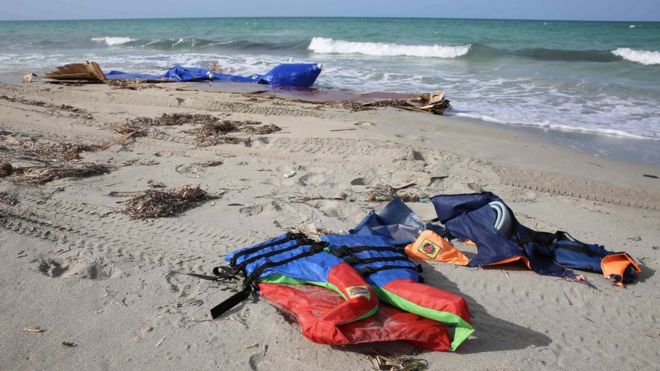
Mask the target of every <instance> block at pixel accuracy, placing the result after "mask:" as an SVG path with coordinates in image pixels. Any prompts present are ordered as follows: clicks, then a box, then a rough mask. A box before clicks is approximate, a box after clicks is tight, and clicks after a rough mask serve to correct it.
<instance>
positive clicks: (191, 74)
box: [105, 63, 321, 88]
mask: <svg viewBox="0 0 660 371" xmlns="http://www.w3.org/2000/svg"><path fill="white" fill-rule="evenodd" d="M320 73H321V66H320V65H319V64H316V63H287V64H280V65H278V66H275V67H274V68H273V69H271V70H270V71H268V72H266V73H265V74H263V75H252V76H237V75H230V74H225V73H218V72H214V71H209V70H207V69H205V68H198V67H182V66H180V65H176V66H174V67H172V68H170V69H169V70H167V71H166V72H165V73H164V74H162V75H155V74H144V73H131V72H123V71H110V72H108V73H106V74H105V78H106V79H107V80H143V81H174V82H187V81H227V82H245V83H253V84H265V85H270V86H274V87H277V86H281V87H298V88H310V87H312V85H314V83H315V82H316V79H317V78H318V77H319V74H320Z"/></svg>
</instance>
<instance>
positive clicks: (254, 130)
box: [241, 124, 282, 135]
mask: <svg viewBox="0 0 660 371" xmlns="http://www.w3.org/2000/svg"><path fill="white" fill-rule="evenodd" d="M281 130H282V128H280V127H279V126H277V125H275V124H267V125H261V126H245V127H243V128H242V129H241V131H243V132H245V133H249V134H259V135H266V134H272V133H275V132H278V131H281Z"/></svg>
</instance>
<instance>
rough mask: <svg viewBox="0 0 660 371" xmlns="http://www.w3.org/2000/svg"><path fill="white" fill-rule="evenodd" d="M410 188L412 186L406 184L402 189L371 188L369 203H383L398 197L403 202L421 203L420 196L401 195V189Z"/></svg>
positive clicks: (381, 186)
mask: <svg viewBox="0 0 660 371" xmlns="http://www.w3.org/2000/svg"><path fill="white" fill-rule="evenodd" d="M408 186H410V184H406V185H404V186H403V187H402V188H395V187H392V186H390V185H377V186H374V187H372V188H371V192H370V193H369V194H368V195H367V201H369V202H382V201H390V200H392V199H394V198H396V197H399V198H400V199H401V201H403V202H419V200H420V197H419V196H418V195H414V194H409V193H401V194H400V193H399V191H400V190H401V189H403V188H407V187H408Z"/></svg>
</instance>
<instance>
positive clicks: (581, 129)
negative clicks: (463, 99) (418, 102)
mask: <svg viewBox="0 0 660 371" xmlns="http://www.w3.org/2000/svg"><path fill="white" fill-rule="evenodd" d="M449 114H450V115H452V116H456V117H465V118H470V119H477V120H481V121H485V122H492V123H494V124H499V125H515V126H529V127H540V128H545V129H551V130H558V131H565V132H571V133H585V134H601V135H609V136H614V137H623V138H631V139H656V140H658V139H660V138H654V137H648V136H644V135H637V134H634V133H629V132H627V131H624V130H618V129H611V128H601V127H585V126H570V125H562V124H555V123H550V122H548V121H540V122H534V121H530V122H518V121H505V120H500V119H497V118H495V117H492V116H488V115H481V114H473V113H467V112H454V113H449Z"/></svg>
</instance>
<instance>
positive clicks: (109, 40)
mask: <svg viewBox="0 0 660 371" xmlns="http://www.w3.org/2000/svg"><path fill="white" fill-rule="evenodd" d="M92 41H94V42H97V43H104V44H105V45H107V46H115V45H122V44H126V43H130V42H131V41H135V39H131V38H130V37H121V36H105V37H92Z"/></svg>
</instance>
